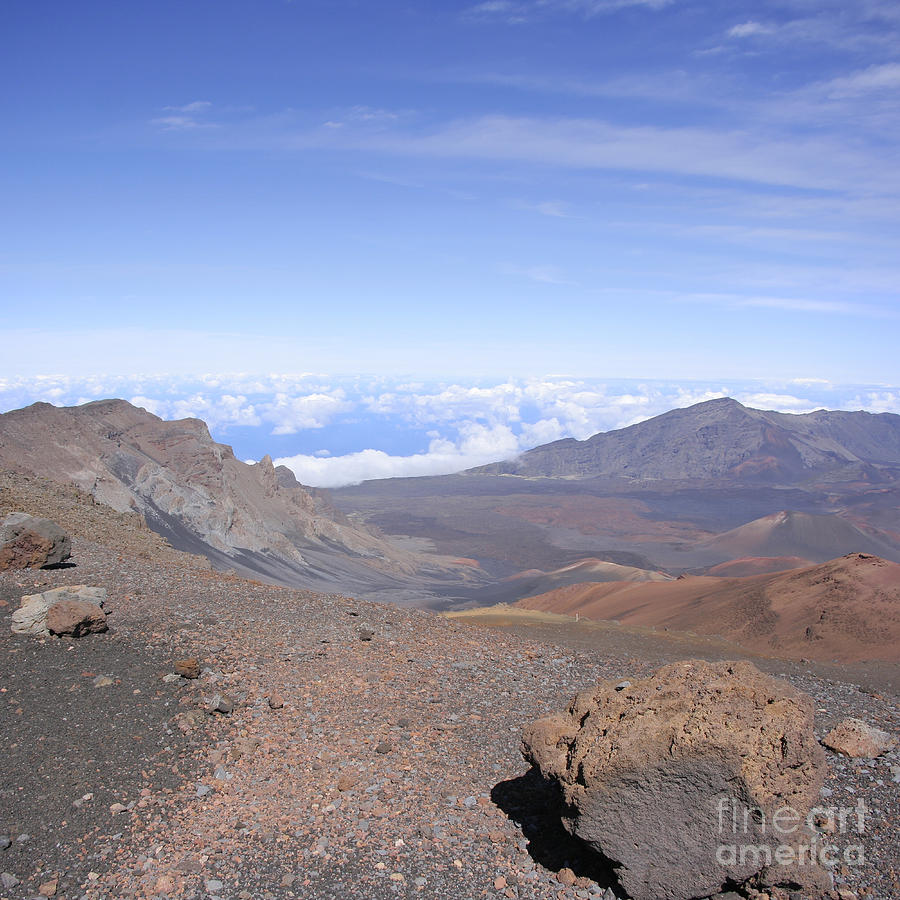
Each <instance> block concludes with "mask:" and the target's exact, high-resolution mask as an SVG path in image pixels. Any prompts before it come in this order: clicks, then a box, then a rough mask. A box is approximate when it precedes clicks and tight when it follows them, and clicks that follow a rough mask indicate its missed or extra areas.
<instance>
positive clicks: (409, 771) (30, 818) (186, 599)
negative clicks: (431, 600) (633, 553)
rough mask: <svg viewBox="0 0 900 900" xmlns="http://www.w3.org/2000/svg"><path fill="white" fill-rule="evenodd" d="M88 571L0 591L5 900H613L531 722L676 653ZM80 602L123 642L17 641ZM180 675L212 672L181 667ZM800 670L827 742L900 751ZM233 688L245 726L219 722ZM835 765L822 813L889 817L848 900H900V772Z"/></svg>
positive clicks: (184, 577)
mask: <svg viewBox="0 0 900 900" xmlns="http://www.w3.org/2000/svg"><path fill="white" fill-rule="evenodd" d="M141 557H149V558H141ZM72 561H73V563H74V565H71V566H67V567H61V568H57V569H53V570H41V571H26V572H15V573H4V574H0V601H3V602H5V604H6V605H3V606H0V836H2V837H0V847H3V846H4V845H5V844H7V843H8V844H9V846H7V847H6V848H5V849H0V872H2V873H5V874H4V883H3V885H0V892H2V894H0V895H2V897H4V898H10V900H16V898H27V897H32V896H53V895H55V896H57V897H65V898H75V897H84V898H90V900H93V898H118V897H140V898H151V897H187V898H206V897H221V898H228V900H231V898H241V900H249V898H257V897H263V898H268V897H277V898H282V897H283V898H292V897H297V898H382V897H383V898H396V897H407V896H410V897H425V898H454V900H464V898H476V897H509V898H517V897H519V898H559V900H563V898H574V897H579V898H596V897H605V898H606V900H610V898H612V897H613V896H614V894H613V893H612V892H611V891H609V890H608V888H609V887H610V884H611V882H610V881H609V879H608V877H607V876H606V875H605V874H604V873H603V872H602V871H599V870H597V869H596V868H593V867H592V863H591V860H590V859H589V858H588V857H587V856H586V855H585V854H584V853H583V851H582V850H581V849H580V848H579V847H578V845H577V844H575V843H573V842H572V841H571V839H568V838H567V837H566V836H565V834H564V833H563V832H562V830H561V829H560V827H559V826H558V824H555V823H554V819H553V817H552V815H551V814H550V812H549V804H548V799H547V797H546V794H545V791H544V790H543V788H542V786H541V784H540V783H539V782H538V781H537V780H536V779H535V778H534V777H533V776H531V775H529V774H528V772H527V766H526V765H525V763H524V762H523V761H522V757H521V755H520V751H519V742H520V735H521V730H522V726H523V724H525V723H526V722H528V721H530V720H532V719H534V718H537V717H540V716H542V715H545V714H546V713H547V712H549V711H551V710H554V709H556V708H560V707H562V706H564V705H565V704H566V703H567V702H568V700H569V699H570V698H571V697H572V696H573V695H574V694H575V693H576V692H578V691H579V690H582V689H584V688H586V687H589V686H590V685H592V684H593V683H594V682H596V681H597V680H598V679H616V680H621V679H623V678H634V677H635V676H639V675H642V674H646V673H648V672H649V671H650V670H652V669H653V668H656V667H657V666H658V665H660V664H661V663H662V662H665V661H667V657H669V658H675V657H673V656H672V654H673V652H674V651H675V650H676V649H677V648H678V647H679V646H680V645H678V644H665V643H662V644H661V645H660V649H659V652H658V654H654V655H649V654H648V655H644V656H641V657H640V658H637V657H635V656H634V655H633V654H632V651H633V645H631V646H630V645H629V644H628V643H627V642H624V643H623V648H622V649H621V650H616V649H615V647H614V646H611V644H612V643H614V642H611V641H610V640H607V641H605V642H604V643H603V646H602V647H590V646H580V645H579V646H577V647H574V648H567V647H565V646H562V645H558V644H551V643H547V642H541V641H539V640H529V639H528V638H527V637H522V636H521V635H516V634H506V633H503V632H502V631H499V630H493V629H488V628H477V627H472V626H467V625H464V624H461V623H458V622H454V621H448V620H445V619H442V618H440V617H437V616H435V615H433V614H431V613H427V612H420V611H416V610H408V609H400V608H396V607H391V606H383V605H374V604H368V603H362V602H357V601H355V600H352V599H347V598H344V597H340V596H336V595H322V594H311V593H307V592H303V591H297V590H290V589H285V588H278V587H272V586H269V585H264V584H260V583H257V582H250V581H246V580H242V579H239V578H236V577H233V576H228V575H222V574H216V573H212V572H209V571H204V569H203V568H202V567H201V566H197V565H195V564H192V563H191V562H190V558H189V557H182V556H179V555H176V554H171V555H168V556H166V557H165V558H160V559H154V558H152V554H147V553H131V552H129V551H128V550H126V551H125V552H122V551H121V550H120V549H110V548H109V547H107V546H104V545H101V544H98V543H94V542H91V541H88V540H85V539H84V538H76V539H74V540H73V556H72ZM65 584H69V585H71V584H89V585H99V586H102V587H105V588H106V589H107V590H108V595H109V601H108V604H107V605H108V608H109V609H110V610H111V613H110V625H111V627H112V631H111V632H109V633H107V634H100V635H89V636H87V637H85V638H82V639H80V640H77V641H76V640H66V639H57V638H52V639H47V640H41V639H36V638H33V637H22V636H17V635H13V634H11V633H10V629H9V622H10V615H11V613H12V611H13V609H15V608H16V607H17V606H18V601H19V598H20V597H21V596H22V595H23V594H27V593H36V592H38V591H41V590H44V589H46V588H48V587H52V586H57V585H65ZM186 657H196V658H197V659H198V660H199V661H200V663H201V666H202V674H201V675H200V677H199V678H197V679H193V680H191V679H184V678H178V679H175V678H174V676H173V675H172V674H171V673H172V672H173V666H174V662H175V661H176V660H179V659H182V658H186ZM167 675H168V676H169V678H168V679H166V678H165V676H167ZM787 676H788V677H789V679H790V680H791V682H792V683H794V684H795V686H797V687H799V688H801V689H802V690H805V691H807V692H808V693H810V694H811V695H812V696H813V697H814V698H815V700H816V704H817V707H818V708H819V712H818V720H817V732H818V733H819V734H820V735H821V734H822V733H824V732H825V731H826V730H827V729H828V728H829V727H830V726H831V725H833V724H834V723H835V722H836V721H838V720H840V719H841V718H844V717H845V716H855V717H858V718H861V719H864V720H865V721H867V722H868V723H870V724H872V725H876V726H878V727H881V728H884V729H886V730H888V731H891V732H893V733H895V734H896V733H897V731H898V726H900V715H898V709H897V704H896V698H895V697H893V696H891V695H888V694H886V693H879V692H877V691H874V690H873V689H871V688H868V689H867V690H866V691H863V690H860V688H858V687H856V686H854V685H853V684H844V683H841V682H839V681H836V680H832V679H826V678H823V677H820V676H818V675H816V674H813V673H812V672H804V671H803V670H802V668H798V667H797V666H796V665H794V666H792V667H791V669H790V670H789V671H787ZM216 694H219V695H222V696H223V697H224V698H225V699H226V700H227V699H228V698H231V700H233V702H234V708H233V711H231V712H230V713H229V712H225V713H213V712H207V711H206V708H207V707H208V706H209V703H210V701H211V700H212V699H213V697H214V696H215V695H216ZM828 765H829V774H828V776H827V778H826V785H827V787H826V797H825V798H823V803H826V804H827V805H833V806H838V807H854V806H856V804H857V801H858V800H859V799H860V798H862V799H863V800H864V802H865V804H866V806H867V809H868V810H869V815H868V816H867V819H866V827H865V833H864V834H862V835H857V834H847V835H836V836H835V844H836V845H838V847H839V848H842V847H843V846H844V845H846V844H859V843H861V844H862V845H863V849H864V855H865V860H864V862H856V861H854V862H853V863H852V864H851V865H844V864H841V865H840V866H839V867H838V868H837V870H836V887H840V888H842V889H844V891H845V894H844V896H852V895H850V894H847V893H846V891H851V890H852V891H854V892H856V894H857V895H858V896H860V897H867V898H870V900H872V898H881V900H888V898H892V897H893V898H896V897H900V847H898V843H900V842H898V839H897V837H898V822H900V802H898V798H900V754H898V752H897V751H896V750H895V751H892V752H891V753H889V754H887V755H885V756H882V757H880V758H878V759H876V760H862V761H858V760H849V759H843V758H839V757H836V756H835V755H834V754H832V753H829V754H828ZM826 798H827V799H826ZM116 804H118V805H116ZM3 838H6V839H7V840H4V839H3ZM16 882H18V883H16ZM837 896H838V894H837V893H835V897H837Z"/></svg>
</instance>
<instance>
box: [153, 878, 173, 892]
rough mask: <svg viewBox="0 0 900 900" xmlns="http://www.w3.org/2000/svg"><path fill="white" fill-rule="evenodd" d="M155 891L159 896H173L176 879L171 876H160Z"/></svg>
mask: <svg viewBox="0 0 900 900" xmlns="http://www.w3.org/2000/svg"><path fill="white" fill-rule="evenodd" d="M154 890H155V892H156V893H157V894H171V893H172V892H173V891H174V890H175V879H174V878H173V877H172V876H171V875H160V876H159V878H157V879H156V886H155V888H154Z"/></svg>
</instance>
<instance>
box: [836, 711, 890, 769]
mask: <svg viewBox="0 0 900 900" xmlns="http://www.w3.org/2000/svg"><path fill="white" fill-rule="evenodd" d="M822 743H823V744H824V745H825V746H826V747H828V749H829V750H834V752H835V753H840V754H842V755H843V756H852V757H857V758H862V759H874V758H875V757H876V756H881V754H882V753H887V751H888V750H893V749H894V747H896V746H897V740H896V738H894V737H893V736H892V735H890V734H888V733H887V732H886V731H882V730H881V729H880V728H874V727H873V726H871V725H867V724H866V723H865V722H863V721H862V720H861V719H844V721H843V722H840V723H838V725H837V726H836V727H835V728H833V729H832V730H831V731H829V732H828V734H826V735H825V737H824V738H822Z"/></svg>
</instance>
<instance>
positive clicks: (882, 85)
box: [822, 63, 900, 98]
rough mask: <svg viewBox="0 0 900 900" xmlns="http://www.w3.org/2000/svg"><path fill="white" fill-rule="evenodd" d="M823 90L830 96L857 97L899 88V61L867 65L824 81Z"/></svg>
mask: <svg viewBox="0 0 900 900" xmlns="http://www.w3.org/2000/svg"><path fill="white" fill-rule="evenodd" d="M822 87H823V89H824V91H825V92H826V93H827V94H828V95H829V96H831V97H836V98H844V97H858V96H859V95H860V94H868V93H871V92H873V91H896V90H897V89H898V88H900V63H886V64H884V65H879V66H869V67H868V68H867V69H863V70H862V71H859V72H854V73H852V74H851V75H847V76H845V77H843V78H834V79H832V80H831V81H828V82H826V83H825V84H824V85H823V86H822Z"/></svg>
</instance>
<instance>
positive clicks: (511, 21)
mask: <svg viewBox="0 0 900 900" xmlns="http://www.w3.org/2000/svg"><path fill="white" fill-rule="evenodd" d="M674 2H675V0H484V2H482V3H476V4H474V5H473V6H470V7H468V8H466V9H465V10H464V11H463V18H464V19H466V20H469V21H499V22H502V23H505V24H507V25H523V24H525V23H527V22H531V21H533V20H534V19H539V18H543V17H546V16H552V15H578V16H581V17H582V18H588V19H589V18H592V17H594V16H600V15H609V14H611V13H615V12H618V11H619V10H622V9H627V8H629V7H644V8H646V9H650V10H658V9H663V8H664V7H666V6H669V5H671V4H672V3H674Z"/></svg>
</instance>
